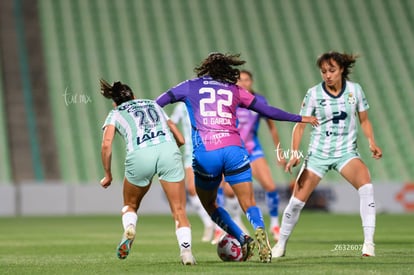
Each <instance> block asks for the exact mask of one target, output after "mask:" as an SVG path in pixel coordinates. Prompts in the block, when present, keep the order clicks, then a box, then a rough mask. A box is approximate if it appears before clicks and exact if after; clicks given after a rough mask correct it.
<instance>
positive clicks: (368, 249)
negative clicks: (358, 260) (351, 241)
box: [362, 243, 375, 257]
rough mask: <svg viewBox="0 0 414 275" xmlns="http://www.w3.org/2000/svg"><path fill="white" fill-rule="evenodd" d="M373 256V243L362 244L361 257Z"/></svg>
mask: <svg viewBox="0 0 414 275" xmlns="http://www.w3.org/2000/svg"><path fill="white" fill-rule="evenodd" d="M374 256H375V244H373V243H364V245H363V246H362V257H374Z"/></svg>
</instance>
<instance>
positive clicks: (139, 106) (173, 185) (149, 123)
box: [101, 80, 195, 265]
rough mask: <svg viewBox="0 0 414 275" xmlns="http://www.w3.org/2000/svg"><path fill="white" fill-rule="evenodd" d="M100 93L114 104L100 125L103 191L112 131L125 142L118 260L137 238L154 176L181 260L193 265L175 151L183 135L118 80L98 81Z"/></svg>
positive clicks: (178, 156)
mask: <svg viewBox="0 0 414 275" xmlns="http://www.w3.org/2000/svg"><path fill="white" fill-rule="evenodd" d="M101 93H102V95H103V96H104V97H106V98H110V99H112V101H113V102H114V106H115V108H114V109H113V110H112V111H111V112H110V113H109V114H108V116H107V118H106V120H105V123H104V125H103V131H104V134H103V139H102V163H103V167H104V170H105V177H104V178H103V179H102V180H101V185H102V187H104V188H107V187H108V186H109V185H110V184H111V182H112V173H111V156H112V141H113V139H114V137H115V133H116V132H118V133H119V134H120V135H121V136H122V137H123V138H124V140H125V143H126V151H127V153H126V160H125V178H124V191H123V195H124V207H123V208H122V224H123V227H124V234H123V236H122V240H121V242H120V244H119V245H118V248H117V256H118V258H119V259H125V258H126V257H127V256H128V254H129V252H130V249H131V245H132V243H133V241H134V239H135V234H136V231H135V226H136V223H137V219H138V216H137V210H138V208H139V205H140V203H141V200H142V198H143V197H144V196H145V194H146V193H147V191H148V190H149V188H150V186H151V182H152V178H153V177H154V175H155V174H158V177H159V181H160V183H161V185H162V187H163V189H164V192H165V194H166V196H167V199H168V202H169V204H170V208H171V213H172V216H173V218H174V220H175V224H176V235H177V240H178V245H179V247H180V256H181V262H182V263H183V264H184V265H193V264H195V259H194V257H193V254H192V251H191V229H190V223H189V221H188V218H187V215H186V212H185V184H184V168H183V165H182V157H181V152H180V150H179V148H178V146H181V145H182V144H184V137H183V136H182V134H181V133H180V131H179V130H178V129H177V127H176V126H175V124H174V123H173V122H172V121H171V120H169V118H168V117H167V115H166V114H165V112H164V111H163V109H162V108H161V107H160V106H159V105H158V104H157V103H156V102H155V101H153V100H149V99H135V97H134V95H133V93H132V90H131V89H130V88H129V87H128V86H127V85H125V84H122V83H121V82H115V83H114V84H113V85H110V84H109V83H107V82H106V81H105V80H101ZM177 145H178V146H177Z"/></svg>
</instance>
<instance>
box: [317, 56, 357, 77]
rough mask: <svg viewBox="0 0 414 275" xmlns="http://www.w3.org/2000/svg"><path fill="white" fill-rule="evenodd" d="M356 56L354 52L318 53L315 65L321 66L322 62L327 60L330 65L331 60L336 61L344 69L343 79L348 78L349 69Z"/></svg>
mask: <svg viewBox="0 0 414 275" xmlns="http://www.w3.org/2000/svg"><path fill="white" fill-rule="evenodd" d="M357 58H358V55H355V54H347V53H339V52H335V51H330V52H327V53H323V54H322V55H320V56H319V57H318V59H317V61H316V65H317V66H318V67H319V68H321V67H322V64H323V63H325V62H327V63H328V64H329V65H332V60H335V62H336V63H338V65H339V67H340V68H342V69H344V71H343V72H342V77H343V78H344V79H349V74H350V73H351V69H352V67H353V66H354V64H355V62H356V59H357Z"/></svg>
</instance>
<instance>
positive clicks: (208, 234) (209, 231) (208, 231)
mask: <svg viewBox="0 0 414 275" xmlns="http://www.w3.org/2000/svg"><path fill="white" fill-rule="evenodd" d="M214 229H215V226H214V225H212V226H206V227H204V234H203V237H202V238H201V241H202V242H203V243H208V242H209V241H211V239H213V236H214Z"/></svg>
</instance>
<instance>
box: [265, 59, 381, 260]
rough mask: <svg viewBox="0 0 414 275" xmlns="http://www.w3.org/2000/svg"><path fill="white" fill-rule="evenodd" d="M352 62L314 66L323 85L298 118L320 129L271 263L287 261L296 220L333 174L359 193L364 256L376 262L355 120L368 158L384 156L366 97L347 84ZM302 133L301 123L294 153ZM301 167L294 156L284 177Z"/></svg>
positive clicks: (370, 196)
mask: <svg viewBox="0 0 414 275" xmlns="http://www.w3.org/2000/svg"><path fill="white" fill-rule="evenodd" d="M355 61H356V56H354V55H349V54H341V53H338V52H328V53H324V54H322V55H321V56H320V57H319V58H318V60H317V65H318V67H319V69H320V72H321V76H322V80H323V81H322V82H321V83H319V84H318V85H316V86H314V87H312V88H310V89H309V90H308V92H307V94H306V96H305V98H304V100H303V103H302V108H301V114H302V115H315V116H316V117H317V118H318V120H319V121H320V126H319V127H316V128H313V129H312V132H311V140H310V144H309V150H308V155H307V157H306V159H305V163H304V164H303V167H302V171H301V173H299V176H298V178H297V180H296V184H295V189H294V192H293V195H292V197H291V199H290V201H289V204H288V205H287V207H286V209H285V211H284V213H283V219H282V226H281V229H280V238H279V242H278V243H277V244H276V245H275V247H274V248H273V250H272V251H273V257H282V256H284V255H285V250H286V243H287V241H288V239H289V236H290V234H291V233H292V231H293V229H294V227H295V225H296V223H297V221H298V219H299V214H300V211H301V210H302V208H303V206H304V205H305V202H306V201H307V200H308V198H309V196H310V194H311V193H312V191H313V190H314V189H315V187H316V186H317V185H318V183H319V182H320V180H321V179H322V178H323V176H324V175H325V174H326V173H327V172H328V170H331V169H335V170H336V171H338V172H339V173H340V174H341V175H342V176H343V177H344V178H345V179H346V180H347V181H348V182H349V183H351V184H352V186H353V187H354V188H355V189H356V190H358V194H359V199H360V214H361V219H362V226H363V230H364V244H363V247H362V255H363V256H375V246H374V231H375V202H374V188H373V186H372V184H371V176H370V173H369V171H368V168H367V166H366V165H365V164H364V162H363V161H362V160H361V158H360V156H359V153H358V151H357V131H358V128H357V120H359V123H360V124H361V128H362V131H363V132H364V134H365V136H366V137H367V139H368V142H369V148H370V150H371V151H372V154H373V155H372V156H373V157H374V158H375V159H379V158H381V157H382V152H381V149H380V148H379V147H378V146H377V145H376V143H375V139H374V132H373V129H372V125H371V122H370V120H369V119H368V112H367V110H368V108H369V105H368V102H367V100H366V98H365V95H364V92H363V90H362V88H361V86H360V85H359V84H357V83H354V82H351V81H349V78H348V77H349V74H350V70H351V68H352V66H353V65H354V63H355ZM304 129H305V124H301V123H298V124H296V125H295V127H294V129H293V133H292V150H293V151H294V152H295V151H296V152H297V151H298V150H299V146H300V142H301V139H302V135H303V131H304ZM299 163H300V159H299V158H297V157H296V156H295V154H292V157H291V159H290V161H289V163H288V164H287V165H286V171H290V169H291V167H294V166H296V165H298V164H299Z"/></svg>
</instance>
